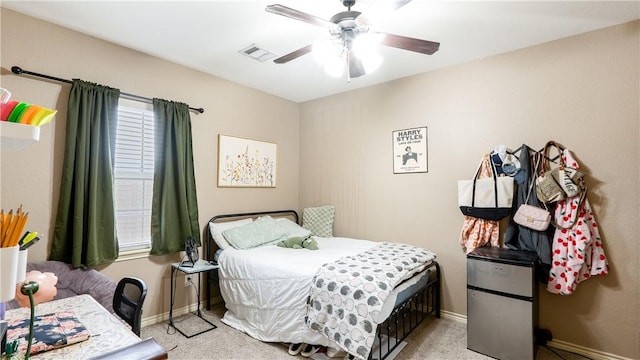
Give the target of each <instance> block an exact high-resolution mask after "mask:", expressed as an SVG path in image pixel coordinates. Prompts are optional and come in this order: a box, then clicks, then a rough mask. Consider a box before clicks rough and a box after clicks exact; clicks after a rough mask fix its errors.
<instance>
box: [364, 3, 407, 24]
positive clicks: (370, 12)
mask: <svg viewBox="0 0 640 360" xmlns="http://www.w3.org/2000/svg"><path fill="white" fill-rule="evenodd" d="M409 2H411V0H378V2H376V3H375V4H373V5H371V6H370V7H369V8H368V9H367V10H365V11H364V12H363V13H362V14H360V16H358V17H357V18H356V23H357V24H358V25H360V26H371V25H372V24H375V23H376V22H377V21H378V20H379V19H380V18H382V17H384V16H387V14H388V13H390V12H393V11H396V10H398V9H400V8H401V7H403V6H405V5H406V4H407V3H409Z"/></svg>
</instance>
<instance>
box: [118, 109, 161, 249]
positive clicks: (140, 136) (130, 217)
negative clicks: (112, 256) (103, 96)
mask: <svg viewBox="0 0 640 360" xmlns="http://www.w3.org/2000/svg"><path fill="white" fill-rule="evenodd" d="M153 166H154V122H153V107H152V105H151V104H146V103H140V102H134V101H128V100H123V99H122V98H121V99H120V101H119V105H118V127H117V129H116V151H115V164H114V192H115V194H114V195H115V196H114V197H115V215H116V229H117V233H118V245H119V247H120V251H128V250H138V249H149V248H151V198H152V196H153Z"/></svg>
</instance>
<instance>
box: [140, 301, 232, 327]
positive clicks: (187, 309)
mask: <svg viewBox="0 0 640 360" xmlns="http://www.w3.org/2000/svg"><path fill="white" fill-rule="evenodd" d="M221 302H222V297H220V296H217V297H213V298H211V305H214V304H219V303H221ZM206 306H207V301H206V300H202V301H200V309H205V307H206ZM197 307H198V304H197V303H193V304H189V305H187V306H184V307H181V308H174V309H173V317H178V316H180V315H185V314H189V313H191V312H194V311H196V309H197ZM168 320H169V312H168V311H167V312H165V313H162V314H158V315H154V316H149V317H145V318H142V320H141V321H140V326H141V327H145V326H150V325H154V324H158V323H161V322H164V321H168Z"/></svg>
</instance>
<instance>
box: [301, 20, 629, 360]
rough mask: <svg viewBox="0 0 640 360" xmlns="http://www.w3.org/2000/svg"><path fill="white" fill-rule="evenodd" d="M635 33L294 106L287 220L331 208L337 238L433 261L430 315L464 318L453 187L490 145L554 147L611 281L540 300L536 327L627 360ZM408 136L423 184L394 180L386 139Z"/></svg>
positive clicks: (572, 42)
mask: <svg viewBox="0 0 640 360" xmlns="http://www.w3.org/2000/svg"><path fill="white" fill-rule="evenodd" d="M639 27H640V23H639V22H637V21H636V22H634V23H629V24H625V25H621V26H617V27H613V28H609V29H605V30H602V31H596V32H593V33H588V34H584V35H580V36H576V37H572V38H567V39H564V40H560V41H554V42H550V43H547V44H543V45H540V46H536V47H531V48H527V49H523V50H520V51H516V52H513V53H509V54H504V55H500V56H494V57H491V58H487V59H483V60H479V61H474V62H471V63H467V64H463V65H459V66H454V67H451V68H447V69H443V70H439V71H434V72H430V73H425V74H421V75H418V76H413V77H410V78H406V79H402V80H398V81H394V82H390V83H387V84H383V85H379V86H372V87H368V88H365V89H362V90H356V91H352V92H348V93H344V94H340V95H336V96H331V97H327V98H323V99H319V100H315V101H309V102H307V103H304V104H302V106H301V125H300V143H301V144H304V146H301V147H300V151H301V153H300V160H301V161H300V207H301V208H302V207H305V206H309V205H319V204H329V203H330V204H335V205H336V206H337V210H336V216H337V219H336V227H335V231H336V233H337V234H338V235H341V236H352V237H362V238H370V239H375V240H381V241H382V240H390V241H402V242H407V243H411V244H415V245H421V246H424V247H427V248H429V249H432V250H434V251H435V252H436V253H437V255H438V261H439V262H440V264H441V265H442V271H443V274H444V282H443V304H444V308H445V309H446V310H447V311H451V312H454V313H459V314H466V288H465V286H466V268H465V255H464V253H463V251H462V250H461V248H460V246H459V244H458V239H459V233H460V230H461V226H462V220H463V219H462V215H461V214H460V211H459V210H458V208H457V180H459V179H465V178H470V177H471V176H472V175H473V172H474V169H475V167H476V166H477V164H478V161H479V159H480V157H481V155H482V153H483V152H488V151H491V150H492V149H493V148H494V146H495V145H497V144H506V145H508V146H509V147H511V148H517V147H518V146H520V145H521V144H523V143H525V144H528V145H530V146H531V147H533V148H540V147H542V146H543V145H544V143H545V142H546V141H547V140H550V139H554V140H556V141H558V142H560V143H561V144H563V145H564V146H566V147H568V148H570V149H571V150H572V151H573V153H574V155H575V156H576V157H577V159H578V161H580V162H581V164H582V166H583V168H584V169H586V171H587V173H588V179H587V184H588V186H589V188H590V190H589V201H590V203H591V204H592V207H593V208H594V211H595V213H596V216H597V219H598V221H599V225H600V229H601V232H602V233H601V235H602V236H603V240H604V247H605V251H606V254H607V256H608V258H609V261H610V266H611V271H610V273H609V275H607V276H603V277H602V276H599V277H594V278H592V279H590V280H588V281H586V282H583V283H581V284H580V285H579V286H578V288H577V291H576V293H575V294H573V295H571V296H566V297H562V296H558V295H552V294H550V293H548V292H546V290H545V289H544V288H541V296H540V297H541V300H540V310H541V314H540V323H541V326H542V327H545V328H548V329H550V330H551V331H552V332H553V335H554V339H556V340H562V341H567V342H570V343H573V344H577V345H581V346H584V347H587V348H591V349H597V350H600V351H603V352H606V353H612V354H618V355H622V356H626V357H630V358H636V359H637V358H640V345H639V344H640V333H639V327H638V324H640V315H639V309H640V300H639V299H640V296H639V295H640V286H639V280H638V279H639V276H638V274H639V273H640V269H639V266H638V264H639V261H638V259H639V256H640V247H639V245H638V244H639V241H638V238H637V234H638V231H639V227H638V210H639V202H638V200H639V196H638V193H639V190H640V184H639V179H638V175H639V174H640V169H639V166H638V165H639V160H638V158H639V157H640V151H639V149H638V143H639V140H640V134H639V125H640V108H639V102H640V99H639V97H640V77H639V64H640V55H639V52H640V35H639V34H640V31H639ZM444 45H446V44H444ZM441 51H446V49H445V48H444V47H443V48H442V50H441ZM436 56H437V55H436ZM425 61H428V59H426V60H425ZM356 81H357V80H356ZM418 126H427V127H428V141H429V143H428V149H429V172H428V173H424V174H402V175H394V174H393V168H392V157H391V156H392V155H391V145H392V143H391V132H392V131H393V130H399V129H405V128H410V127H418Z"/></svg>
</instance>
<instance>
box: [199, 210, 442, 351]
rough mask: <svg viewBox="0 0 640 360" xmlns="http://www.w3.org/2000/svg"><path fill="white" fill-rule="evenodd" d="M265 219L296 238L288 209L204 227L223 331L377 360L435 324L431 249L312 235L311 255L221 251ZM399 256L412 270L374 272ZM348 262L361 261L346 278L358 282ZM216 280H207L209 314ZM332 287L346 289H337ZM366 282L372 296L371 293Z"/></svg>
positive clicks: (295, 219) (220, 219)
mask: <svg viewBox="0 0 640 360" xmlns="http://www.w3.org/2000/svg"><path fill="white" fill-rule="evenodd" d="M267 218H268V219H275V220H276V221H277V222H279V223H281V224H288V225H287V226H289V228H290V229H292V230H291V231H292V232H291V233H290V235H291V236H290V237H294V238H295V239H294V240H297V238H298V237H296V236H295V235H299V234H297V233H296V231H298V230H297V229H302V228H300V227H299V226H298V225H297V224H299V222H300V221H299V216H298V214H297V212H296V211H294V210H277V211H268V212H251V213H240V214H225V215H217V216H214V217H212V218H211V219H210V221H209V228H208V229H207V230H208V231H207V236H206V242H205V244H204V246H205V250H204V255H205V258H206V260H212V261H217V262H218V263H219V265H220V268H219V272H218V276H219V279H217V280H218V284H219V287H220V294H221V296H222V298H223V299H224V302H225V306H226V309H227V311H226V313H225V314H224V317H223V318H222V322H223V323H225V324H227V325H229V326H231V327H233V328H235V329H237V330H240V331H242V332H245V333H246V334H248V335H250V336H252V337H253V338H255V339H258V340H261V341H265V342H282V343H307V344H315V345H322V346H328V347H333V348H337V349H343V350H346V351H348V352H349V353H350V354H351V355H353V357H355V358H358V359H364V358H368V359H381V360H382V359H385V358H387V357H388V356H389V355H390V354H392V353H393V352H394V350H396V348H398V347H399V346H400V345H401V344H402V343H403V341H404V339H405V338H406V337H407V336H408V335H409V334H410V333H411V332H412V331H413V330H414V329H415V328H416V327H417V326H418V325H419V324H420V323H421V322H422V321H423V320H424V319H426V318H427V317H429V316H430V315H433V316H435V317H440V268H439V265H438V263H437V262H436V261H435V254H433V253H431V252H430V251H428V250H424V249H419V248H414V247H411V246H409V245H403V244H394V243H379V242H373V241H368V240H359V239H347V238H341V237H313V239H314V240H315V241H316V244H317V247H318V249H317V250H313V251H312V250H309V249H292V248H287V247H283V246H277V245H276V244H275V243H271V244H268V245H262V246H257V247H252V245H247V248H242V249H237V248H235V247H234V246H235V245H234V246H229V244H228V243H225V239H227V238H231V237H232V236H231V235H232V233H231V232H233V231H239V230H240V229H245V228H249V227H251V226H253V225H256V223H257V222H258V221H262V220H265V219H267ZM254 219H257V220H256V221H254ZM269 221H271V220H269ZM248 224H253V225H251V226H248ZM292 224H295V225H292ZM278 226H283V225H278ZM294 227H295V228H294ZM296 228H297V229H296ZM231 229H233V230H231ZM254 230H255V229H254ZM223 233H224V235H223ZM252 234H253V233H252ZM304 235H305V234H301V235H299V237H300V238H302V237H304ZM243 236H245V237H246V236H247V235H246V234H244V235H243ZM251 236H253V235H251ZM255 236H258V235H255ZM243 239H244V238H243ZM243 241H244V240H243ZM242 245H244V244H242ZM281 245H282V244H281ZM241 247H242V246H241ZM218 249H220V250H218ZM221 250H222V251H221ZM405 251H407V254H408V255H407V256H406V257H405V258H404V260H402V261H404V262H403V263H404V264H408V263H411V264H409V265H408V266H404V267H405V268H406V269H403V270H401V269H400V267H403V265H401V264H400V262H399V261H400V260H398V261H396V260H394V264H395V265H391V268H384V271H383V270H382V269H383V268H382V266H383V265H378V264H379V263H380V262H379V261H380V259H381V258H384V259H386V258H387V255H388V254H391V253H394V254H395V253H404V252H405ZM345 259H351V260H349V261H352V260H353V259H359V260H358V261H363V263H362V264H360V265H359V266H361V267H362V269H361V268H358V269H357V271H353V272H351V271H350V272H349V275H352V274H355V276H356V277H357V278H354V277H353V276H351V277H349V278H346V277H345V276H346V275H344V276H343V274H342V273H347V271H346V270H344V269H352V267H353V266H356V265H355V264H352V263H351V262H345ZM407 259H411V260H414V261H413V262H412V261H409V260H407ZM416 259H418V260H420V261H415V260H416ZM398 264H400V266H398ZM385 266H386V265H385ZM394 268H395V269H396V270H398V272H397V273H395V272H394V271H395V270H394ZM363 269H368V270H363ZM382 274H386V276H383V275H382ZM331 276H334V277H335V278H331ZM387 276H389V277H392V278H393V279H392V282H391V283H389V284H390V285H393V286H390V287H392V288H389V289H388V290H387V289H385V285H384V284H383V282H385V281H387V280H386V277H387ZM382 278H385V279H382ZM215 280H216V279H214V278H213V277H212V276H210V275H209V273H207V279H206V282H205V291H206V298H207V308H210V298H211V287H212V284H214V283H215ZM338 280H341V281H343V282H342V283H339V282H338V284H342V285H340V288H336V286H335V284H336V281H338ZM367 280H371V282H369V281H367ZM344 284H347V286H345V285H344ZM371 284H375V285H376V286H378V287H379V288H378V287H376V288H375V290H371V287H372V285H371ZM351 285H353V287H352V288H351ZM213 286H214V285H213ZM367 286H369V288H367ZM334 288H336V289H335V291H334V292H331V291H333V290H334ZM362 289H367V290H368V291H364V290H362ZM380 289H385V291H381V290H380ZM363 294H366V296H363ZM363 304H364V305H363ZM365 305H366V307H364V306H365ZM327 311H328V313H327ZM345 344H346V345H349V346H346V345H345Z"/></svg>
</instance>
